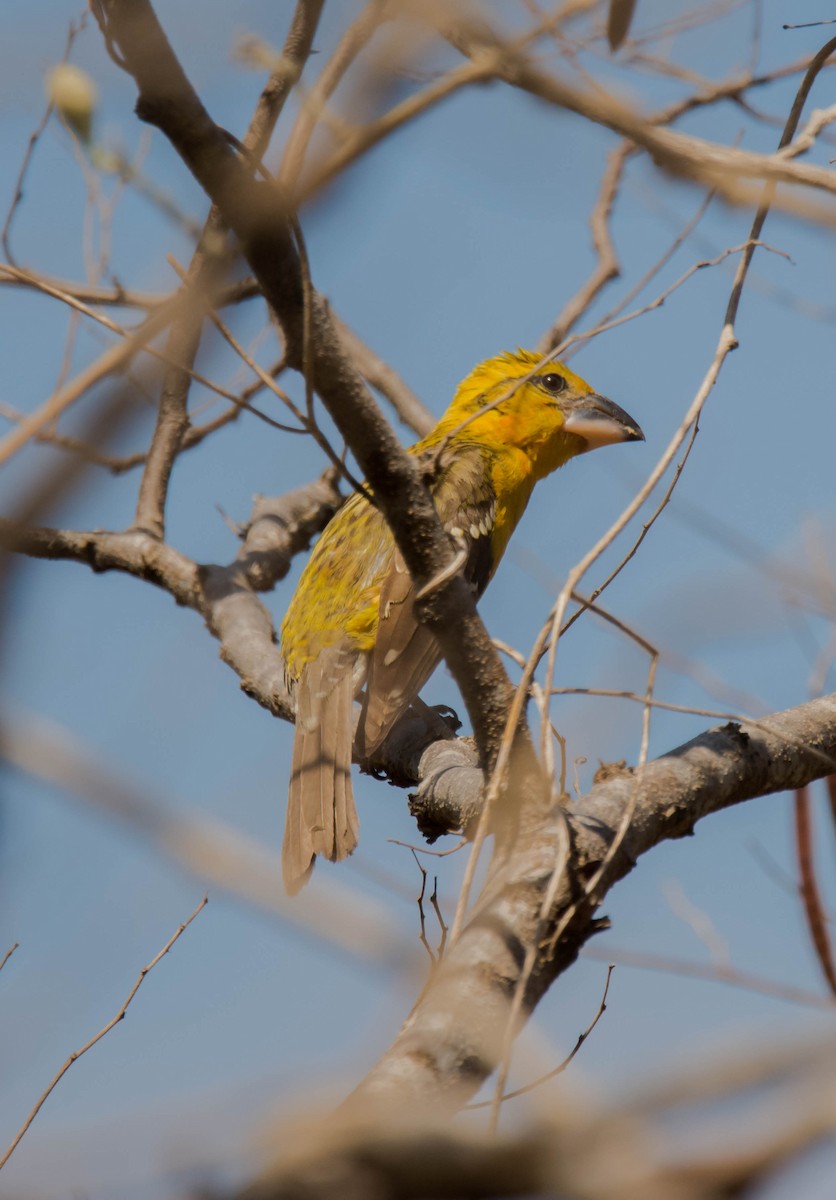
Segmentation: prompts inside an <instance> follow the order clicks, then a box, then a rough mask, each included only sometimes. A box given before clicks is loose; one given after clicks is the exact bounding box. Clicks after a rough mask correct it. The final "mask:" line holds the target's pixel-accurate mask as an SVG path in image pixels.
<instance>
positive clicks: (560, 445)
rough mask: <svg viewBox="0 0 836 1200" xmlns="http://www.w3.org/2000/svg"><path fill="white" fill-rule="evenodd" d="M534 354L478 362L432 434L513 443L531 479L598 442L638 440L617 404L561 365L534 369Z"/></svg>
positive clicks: (634, 424)
mask: <svg viewBox="0 0 836 1200" xmlns="http://www.w3.org/2000/svg"><path fill="white" fill-rule="evenodd" d="M541 358H542V356H541V355H539V354H535V353H533V352H532V351H530V350H518V351H517V352H516V353H515V354H511V353H506V354H499V355H497V356H496V357H495V358H489V359H488V360H487V361H486V362H483V363H480V365H479V366H478V367H475V368H474V369H473V370H472V371H471V373H470V374H469V375H468V376H467V378H466V379H464V380H463V381H462V383H461V384H460V385H459V387H458V390H457V392H456V395H455V397H454V398H453V402H452V404H451V405H450V407H449V408H448V410H447V412H446V413H445V414H444V416H443V417H442V419H441V422H440V423H439V426H438V428H437V432H438V433H439V434H442V435H452V436H453V437H454V438H455V437H459V436H460V437H461V438H462V439H463V440H468V441H470V440H474V441H478V442H482V443H486V444H491V445H494V444H495V445H497V446H516V447H517V448H518V449H520V450H522V451H523V452H524V453H525V454H527V455H528V457H529V458H530V459H531V462H532V465H533V468H534V472H535V474H536V475H537V476H538V477H542V476H543V475H547V474H548V473H549V472H550V471H554V470H555V469H556V468H557V467H559V466H562V465H563V463H565V462H567V461H568V459H570V458H574V457H575V455H577V454H585V453H586V452H587V451H588V450H595V449H596V448H597V447H598V446H608V445H611V444H613V443H615V442H643V441H644V434H643V433H642V431H641V429H640V427H639V425H638V423H637V422H636V421H634V420H633V418H632V417H631V416H629V414H628V413H626V412H625V411H624V409H623V408H619V406H618V405H617V404H614V403H613V401H612V400H607V399H606V398H605V397H604V396H599V395H598V393H597V392H595V391H593V389H592V388H591V387H590V386H589V384H588V383H586V382H585V380H583V379H581V377H580V376H579V375H576V374H575V373H574V371H570V370H569V368H568V367H566V366H564V365H563V363H560V362H548V363H545V364H544V365H543V366H539V367H538V364H539V363H540V361H541ZM529 377H530V378H529ZM460 427H462V428H461V432H460V433H458V432H457V431H458V430H459V429H460Z"/></svg>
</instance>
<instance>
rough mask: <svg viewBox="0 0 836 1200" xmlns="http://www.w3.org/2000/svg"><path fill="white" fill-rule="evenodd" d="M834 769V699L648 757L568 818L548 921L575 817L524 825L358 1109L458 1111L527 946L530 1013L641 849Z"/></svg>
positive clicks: (493, 1049)
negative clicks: (590, 885) (531, 953)
mask: <svg viewBox="0 0 836 1200" xmlns="http://www.w3.org/2000/svg"><path fill="white" fill-rule="evenodd" d="M834 764H836V694H834V695H831V696H827V697H823V698H822V699H819V700H814V701H812V702H811V703H809V704H804V705H801V706H800V707H798V708H794V709H790V710H788V711H786V712H782V713H776V714H774V715H773V716H770V717H767V718H765V719H764V720H762V721H758V722H757V723H754V722H753V723H746V724H743V725H739V726H738V725H734V724H730V725H726V726H723V727H722V728H719V729H715V730H711V731H709V732H707V733H704V734H701V735H700V736H699V737H697V738H694V739H693V741H691V742H688V743H686V744H685V745H683V746H680V747H678V748H677V749H675V750H672V751H670V752H669V753H668V754H665V755H663V756H662V757H661V758H658V759H656V760H655V761H653V762H651V763H648V764H647V766H646V767H645V769H644V771H643V772H642V773H641V776H638V775H636V774H634V773H633V772H632V771H625V772H624V773H623V774H621V775H619V776H617V777H616V778H612V779H609V780H607V781H606V782H603V783H600V784H598V785H596V786H595V787H593V788H592V790H591V791H590V792H589V794H588V795H587V796H586V797H585V798H584V800H583V801H582V802H581V804H580V805H578V806H577V807H576V808H574V809H572V810H570V812H569V814H568V816H569V823H570V834H571V840H572V866H571V870H570V871H567V872H564V875H563V878H562V880H561V882H560V886H559V889H558V891H557V896H556V900H555V903H554V904H553V906H552V907H551V909H550V911H549V914H548V918H547V920H546V921H545V923H544V922H542V921H541V920H540V913H541V907H542V904H543V899H544V896H545V895H546V893H547V890H548V888H549V887H550V885H551V884H552V877H553V873H554V870H555V864H556V862H557V860H558V853H559V847H560V846H561V844H562V840H565V839H564V822H565V814H564V813H563V812H562V811H555V812H552V813H551V814H548V815H547V816H545V817H543V818H542V819H539V820H537V821H535V822H531V823H529V824H528V825H526V826H524V827H523V828H522V829H521V830H520V835H519V838H518V840H517V842H516V844H515V846H514V847H513V849H511V850H510V851H509V852H508V853H507V856H506V857H504V858H500V857H496V858H495V860H494V864H493V867H492V870H491V875H490V877H489V880H488V883H487V886H486V888H485V891H484V893H483V895H482V897H481V899H480V901H479V905H478V907H477V909H476V910H475V912H474V913H473V915H472V917H471V919H470V921H469V923H468V925H467V926H466V927H465V929H464V930H463V932H462V935H461V937H460V938H459V940H458V942H456V943H455V944H454V945H453V947H452V949H451V950H450V951H449V952H448V955H447V957H446V959H445V960H444V962H443V964H442V966H441V968H440V969H439V971H438V973H437V974H436V975H435V976H434V978H433V979H432V981H431V982H430V985H429V986H428V987H427V989H426V990H425V992H424V994H423V995H422V997H421V999H420V1000H419V1001H418V1003H417V1005H416V1007H415V1009H414V1010H413V1012H412V1014H411V1015H410V1017H409V1019H408V1020H407V1022H406V1024H405V1025H404V1027H403V1029H402V1031H401V1033H400V1034H399V1036H398V1038H397V1039H396V1041H395V1043H394V1044H393V1046H392V1047H391V1049H390V1050H389V1051H387V1053H386V1054H385V1055H384V1056H383V1058H382V1059H381V1060H380V1062H379V1063H378V1064H377V1066H376V1067H374V1068H373V1070H372V1071H371V1072H370V1074H369V1075H368V1076H367V1077H366V1079H365V1080H364V1081H363V1083H362V1084H361V1085H360V1087H359V1088H358V1090H357V1092H356V1093H355V1094H354V1097H353V1098H352V1100H351V1101H350V1104H357V1103H359V1102H361V1101H362V1102H365V1103H373V1104H375V1105H377V1104H386V1105H387V1106H391V1105H398V1106H401V1105H402V1106H404V1107H405V1108H406V1107H409V1106H412V1107H413V1108H414V1107H415V1106H417V1107H420V1106H421V1105H427V1106H432V1107H433V1108H434V1109H435V1110H436V1111H437V1110H438V1106H439V1105H445V1106H447V1107H449V1108H450V1109H451V1110H452V1109H455V1108H457V1107H458V1106H459V1105H461V1104H462V1103H463V1102H464V1101H465V1100H466V1099H467V1098H468V1097H469V1096H471V1095H472V1094H473V1093H474V1092H475V1091H476V1090H477V1089H478V1088H479V1086H480V1085H481V1084H482V1083H483V1082H484V1080H485V1079H486V1078H487V1077H488V1076H489V1075H490V1074H491V1072H492V1071H493V1070H494V1068H495V1066H496V1064H497V1062H498V1060H499V1055H500V1051H501V1047H502V1045H503V1039H504V1036H505V1033H506V1030H507V1023H508V1017H509V1011H510V1003H511V998H512V996H513V995H514V991H515V988H516V985H517V981H518V979H519V978H520V974H521V970H522V963H523V959H524V954H525V948H526V947H528V946H531V945H536V946H537V947H538V952H537V958H536V962H535V966H534V970H533V971H532V972H531V975H530V978H529V981H528V986H527V989H526V994H525V1005H524V1009H525V1012H524V1014H523V1016H524V1017H525V1016H527V1015H528V1014H529V1013H530V1012H531V1011H532V1010H533V1008H534V1007H535V1005H536V1004H537V1002H538V1001H539V999H540V998H541V996H542V995H543V994H544V992H545V991H546V989H547V988H548V987H549V985H550V984H551V983H552V981H553V980H554V979H555V978H556V976H557V975H559V974H560V973H561V972H562V971H564V970H565V969H566V968H567V967H568V966H570V965H571V963H572V962H574V960H575V958H576V957H577V954H578V952H579V950H580V949H581V947H582V946H583V944H584V943H585V942H586V941H587V940H588V938H589V937H590V936H591V935H592V934H593V933H595V932H596V931H597V929H598V928H599V925H598V923H597V922H596V919H595V916H594V914H595V910H596V908H597V907H598V905H599V904H600V903H601V901H602V900H603V898H604V896H605V895H606V894H607V892H608V891H609V889H610V887H612V885H613V884H614V883H615V882H616V881H617V880H619V879H621V878H623V877H624V876H625V875H626V874H628V873H629V871H631V870H632V868H633V866H634V865H635V863H636V860H637V859H638V857H639V856H640V855H641V854H644V853H646V851H648V850H650V849H652V848H653V847H654V846H656V845H658V844H659V843H660V842H662V841H665V840H666V839H668V838H677V837H684V836H686V835H688V834H690V833H691V832H693V828H694V825H695V824H696V822H697V821H698V820H700V819H701V818H702V817H705V816H707V815H708V814H709V813H713V812H718V811H720V810H721V809H723V808H728V807H729V806H730V805H733V804H739V803H741V802H743V801H745V800H751V799H753V798H755V797H758V796H764V795H767V794H769V793H771V792H777V791H783V790H785V789H788V788H795V787H799V786H801V785H802V784H805V783H809V782H811V781H812V780H814V779H818V778H820V777H822V776H825V775H828V774H830V773H831V772H832V771H833V770H834ZM630 806H632V807H633V815H632V817H631V819H630V821H629V825H628V828H627V832H626V836H625V838H624V840H623V842H622V843H621V844H620V846H619V848H618V851H617V853H616V854H615V855H614V856H613V858H612V861H611V862H609V863H607V864H606V865H605V866H604V869H603V870H602V871H601V872H600V878H599V879H598V880H597V882H596V883H595V886H594V889H593V890H592V892H591V893H590V894H587V885H586V884H585V881H586V880H589V879H591V878H592V877H593V876H594V875H595V874H597V873H598V872H599V868H600V867H601V865H602V864H605V863H606V859H607V851H608V847H609V845H610V844H611V842H612V840H613V836H614V831H615V830H616V829H617V828H618V826H619V823H620V822H621V820H622V817H623V816H624V813H625V811H627V810H629V807H630ZM558 935H559V937H558ZM553 939H557V941H556V945H552V944H551V943H552V940H553ZM477 1014H478V1016H477Z"/></svg>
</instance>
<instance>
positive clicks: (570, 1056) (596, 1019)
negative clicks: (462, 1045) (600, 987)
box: [465, 963, 615, 1111]
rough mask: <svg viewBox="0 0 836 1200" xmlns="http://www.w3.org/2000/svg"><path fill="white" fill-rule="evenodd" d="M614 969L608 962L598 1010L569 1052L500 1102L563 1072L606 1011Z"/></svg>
mask: <svg viewBox="0 0 836 1200" xmlns="http://www.w3.org/2000/svg"><path fill="white" fill-rule="evenodd" d="M614 970H615V963H610V964H609V966H608V967H607V978H606V979H605V981H604V993H603V995H602V996H601V1003H600V1004H599V1005H598V1011H597V1012H596V1014H595V1016H594V1017H593V1018H592V1020H591V1021H590V1023H589V1024H588V1025H587V1027H586V1029H585V1030H584V1031H583V1033H580V1034H578V1040H577V1041H576V1042H575V1044H574V1046H573V1047H572V1050H571V1052H570V1053H569V1054H567V1055H566V1057H565V1058H564V1060H563V1062H562V1063H560V1064H559V1065H558V1066H556V1067H554V1068H553V1069H552V1070H551V1071H547V1072H546V1074H545V1075H540V1076H539V1078H537V1079H533V1080H532V1081H531V1083H526V1084H525V1085H524V1086H523V1087H518V1088H515V1089H514V1091H513V1092H505V1094H504V1095H503V1096H502V1097H501V1099H500V1103H501V1104H504V1103H505V1101H506V1100H516V1098H517V1096H524V1095H525V1094H526V1093H527V1092H533V1091H534V1090H535V1088H539V1087H542V1086H543V1084H544V1083H548V1082H549V1080H550V1079H554V1078H555V1076H557V1075H562V1074H563V1072H564V1071H565V1070H566V1068H567V1067H568V1066H569V1064H570V1063H571V1061H572V1059H573V1058H574V1057H575V1056H576V1054H577V1053H578V1051H579V1050H580V1048H581V1046H582V1045H583V1044H584V1042H585V1041H586V1039H587V1038H588V1037H589V1035H590V1034H591V1033H592V1030H593V1029H594V1028H595V1026H596V1025H597V1024H598V1022H599V1021H600V1020H601V1017H603V1015H604V1013H605V1012H606V1011H607V995H608V993H609V990H610V979H611V978H612V973H613V971H614ZM492 1103H493V1101H492V1100H480V1101H479V1102H478V1103H477V1104H466V1105H465V1110H466V1111H467V1110H471V1109H474V1108H490V1107H491V1105H492Z"/></svg>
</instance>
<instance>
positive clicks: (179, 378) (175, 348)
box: [134, 0, 324, 538]
mask: <svg viewBox="0 0 836 1200" xmlns="http://www.w3.org/2000/svg"><path fill="white" fill-rule="evenodd" d="M323 3H324V0H299V3H298V4H297V6H296V12H295V13H294V17H293V21H292V22H291V26H290V30H289V32H288V35H287V40H286V41H285V47H284V54H283V55H282V58H281V61H280V64H279V66H277V67H276V69H275V70H274V71H273V73H272V75H271V76H270V78H269V79H268V81H267V83H266V85H265V87H264V89H263V90H262V93H261V96H260V97H259V101H258V104H257V106H256V110H255V113H254V114H253V118H252V120H251V121H250V125H249V128H248V130H247V133H246V135H245V137H244V145H245V146H247V148H248V149H250V150H251V151H252V152H253V153H254V154H255V155H257V156H258V157H260V156H261V155H262V154H263V153H264V150H265V149H266V147H267V143H268V141H269V140H270V135H271V133H272V132H273V129H274V127H275V124H276V121H277V120H278V118H279V114H280V113H281V111H282V107H283V105H284V102H285V100H286V99H287V97H288V96H289V95H290V91H291V89H292V87H293V85H294V84H295V83H296V81H297V80H298V79H299V76H300V75H301V74H302V68H303V67H304V65H305V62H306V61H307V58H308V55H309V54H310V51H311V46H312V44H313V38H314V34H315V32H316V28H317V25H318V23H319V17H320V14H321V12H322V5H323ZM225 233H226V230H225V227H224V221H223V218H222V216H221V214H220V212H219V210H218V208H217V206H216V205H213V206H212V209H211V211H210V213H209V216H208V217H207V219H206V224H205V225H204V227H203V232H202V234H201V237H200V242H199V243H198V247H197V249H196V250H195V252H194V255H193V256H192V260H191V263H190V264H189V269H188V273H187V276H186V282H187V286H190V287H191V288H192V289H193V290H194V292H195V294H196V295H204V296H206V297H207V299H208V298H210V297H213V295H214V292H215V290H216V289H217V286H218V284H219V283H220V281H221V279H222V277H223V275H224V273H225V271H226V268H227V265H228V259H229V255H228V253H226V250H225V247H224V235H225ZM203 321H204V311H203V309H202V308H199V307H198V306H197V305H195V306H193V307H189V308H188V309H186V310H185V311H184V312H183V313H182V314H181V316H180V319H179V320H178V321H175V323H174V324H173V325H172V327H171V329H170V331H169V335H168V341H167V343H166V353H167V354H168V355H169V356H170V358H171V360H172V362H173V364H175V365H172V366H170V367H169V368H168V370H167V371H166V374H165V378H164V379H163V386H162V390H161V392H160V406H159V411H158V413H157V424H156V428H155V430H154V436H153V438H152V440H151V446H150V449H149V451H148V458H147V459H146V462H145V470H144V471H143V473H142V482H141V484H140V488H139V498H138V500H137V506H136V518H135V522H134V524H135V527H136V528H137V529H143V530H145V531H146V532H148V533H151V534H152V535H153V536H154V537H158V538H162V537H163V536H164V534H165V505H166V500H167V498H168V483H169V478H170V476H171V471H172V468H173V466H174V460H175V459H176V457H177V455H178V454H179V452H180V449H181V447H182V445H183V439H184V437H185V436H186V433H187V432H188V429H189V415H188V409H187V403H188V396H189V388H190V386H191V375H190V373H189V372H190V370H191V368H192V367H193V366H194V363H195V359H196V358H197V352H198V348H199V346H200V338H201V333H202V330H203Z"/></svg>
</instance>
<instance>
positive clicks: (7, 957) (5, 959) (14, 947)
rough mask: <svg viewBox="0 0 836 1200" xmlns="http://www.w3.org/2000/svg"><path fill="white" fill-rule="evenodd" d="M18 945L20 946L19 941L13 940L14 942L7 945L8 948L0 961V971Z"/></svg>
mask: <svg viewBox="0 0 836 1200" xmlns="http://www.w3.org/2000/svg"><path fill="white" fill-rule="evenodd" d="M19 946H20V942H15V943H14V944H13V945H12V946H10V947H9V949H8V950H7V951H6V953H5V954H4V955H3V961H2V962H0V971H2V970H3V968H4V967H5V965H6V963H7V962H8V961H9V959H10V958H11V957H12V955H13V954H14V952H15V950H17V949H18V947H19Z"/></svg>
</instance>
